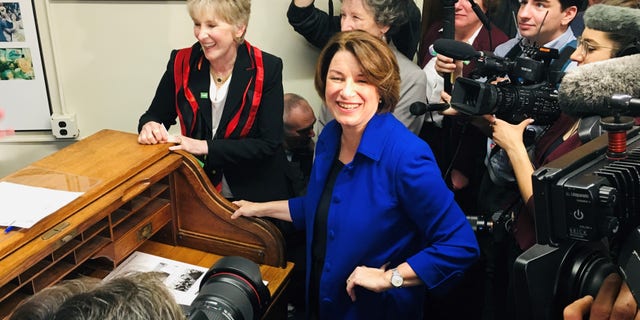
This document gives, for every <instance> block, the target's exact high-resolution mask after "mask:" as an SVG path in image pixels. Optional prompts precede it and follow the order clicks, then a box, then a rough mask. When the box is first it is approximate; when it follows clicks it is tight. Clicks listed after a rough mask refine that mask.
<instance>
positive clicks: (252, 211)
mask: <svg viewBox="0 0 640 320" xmlns="http://www.w3.org/2000/svg"><path fill="white" fill-rule="evenodd" d="M233 204H235V205H236V206H238V209H236V211H234V212H233V214H232V215H231V219H237V218H238V217H240V216H243V217H261V216H262V215H261V214H260V211H261V210H260V203H257V202H251V201H247V200H238V201H234V202H233Z"/></svg>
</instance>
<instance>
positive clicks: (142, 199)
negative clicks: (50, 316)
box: [0, 130, 293, 319]
mask: <svg viewBox="0 0 640 320" xmlns="http://www.w3.org/2000/svg"><path fill="white" fill-rule="evenodd" d="M0 181H7V182H13V183H19V184H24V185H29V186H36V187H45V188H51V189H56V190H64V191H78V192H83V193H82V195H81V196H80V197H78V198H77V199H75V200H73V201H72V202H70V203H69V204H68V205H66V206H64V207H63V208H61V209H60V210H57V211H56V212H54V213H53V214H51V215H49V216H47V217H46V218H44V219H42V220H40V221H39V222H38V223H36V224H35V225H34V226H33V227H31V228H28V229H20V228H16V229H14V230H12V231H10V232H8V233H4V232H2V233H0V318H5V317H6V316H7V315H8V314H9V313H10V312H11V310H12V309H13V308H14V307H15V306H16V305H17V304H18V303H19V302H20V301H21V300H23V299H24V298H26V297H28V296H30V295H32V294H34V293H36V292H38V291H40V290H42V289H43V288H46V287H48V286H51V285H54V284H56V283H58V282H59V281H61V280H63V279H68V278H75V277H78V276H80V275H90V276H98V277H104V276H106V274H108V272H110V271H111V270H113V269H114V268H115V267H116V266H118V265H119V263H120V262H122V261H123V260H125V259H126V258H127V257H128V256H129V255H130V254H131V253H132V252H134V251H136V250H138V251H143V252H147V253H151V254H156V255H159V256H163V257H165V258H170V259H174V260H179V261H182V262H186V263H191V264H198V265H201V266H203V267H210V266H211V265H213V263H214V262H215V261H217V259H219V258H220V257H221V256H227V255H236V256H238V255H239V256H244V257H246V258H249V259H251V260H253V261H254V262H256V263H258V264H260V269H261V271H262V274H263V278H264V279H265V280H267V281H269V283H268V288H269V290H270V292H271V295H272V301H273V303H272V306H271V307H270V309H269V310H268V311H267V316H266V317H268V316H269V315H271V318H275V319H277V318H282V316H283V314H282V312H283V310H284V312H286V308H283V307H282V306H281V305H282V303H280V304H278V301H279V300H278V299H279V298H280V296H282V295H283V294H284V292H285V289H286V287H287V285H288V282H289V276H290V273H291V269H292V267H293V265H292V263H291V262H287V261H286V260H285V246H284V240H283V237H282V234H281V233H280V231H279V230H278V229H277V228H276V227H275V226H274V225H273V224H272V223H271V222H269V221H266V220H263V219H256V218H244V217H242V218H239V219H236V220H231V219H230V215H231V213H232V212H233V204H231V203H230V202H228V201H227V200H226V199H224V198H223V197H222V196H220V195H219V194H218V193H217V192H216V191H215V188H214V187H213V186H212V185H211V183H210V182H209V180H208V178H207V177H206V175H205V173H204V171H202V169H201V167H200V166H199V164H198V163H197V161H196V159H195V158H194V157H193V156H191V155H189V154H187V153H184V152H171V151H169V150H168V145H167V144H160V145H144V146H143V145H139V144H138V143H137V135H135V134H131V133H125V132H119V131H113V130H102V131H100V132H97V133H96V134H94V135H92V136H90V137H87V138H85V139H83V140H80V141H78V142H76V143H74V144H72V145H70V146H68V147H66V148H64V149H62V150H60V151H58V152H56V153H54V154H52V155H50V156H48V157H45V158H43V159H41V160H39V161H36V162H35V163H33V164H31V165H29V166H28V167H26V168H24V169H22V170H19V171H17V172H15V173H13V174H10V175H8V176H6V177H4V178H2V179H0ZM29 200H30V201H38V199H29ZM0 208H2V204H0ZM0 211H1V209H0ZM3 214H6V213H3ZM280 300H282V299H280ZM280 302H282V301H280ZM284 305H285V306H286V302H285V303H284Z"/></svg>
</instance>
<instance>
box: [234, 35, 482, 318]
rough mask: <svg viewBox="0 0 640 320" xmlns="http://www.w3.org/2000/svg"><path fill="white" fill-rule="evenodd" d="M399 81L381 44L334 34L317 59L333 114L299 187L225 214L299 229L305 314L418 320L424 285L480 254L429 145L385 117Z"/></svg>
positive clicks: (436, 285) (440, 281)
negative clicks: (284, 197)
mask: <svg viewBox="0 0 640 320" xmlns="http://www.w3.org/2000/svg"><path fill="white" fill-rule="evenodd" d="M399 84H400V76H399V73H398V65H397V63H396V59H395V56H394V54H393V52H392V51H391V50H390V49H389V48H388V46H387V45H386V44H385V43H384V42H383V41H382V40H380V39H378V38H376V37H373V36H371V35H369V34H368V33H366V32H363V31H348V32H341V33H338V34H337V35H336V36H334V37H333V38H332V39H331V40H330V41H329V43H328V44H327V46H326V47H325V48H324V49H323V51H322V53H321V54H320V57H319V59H318V64H317V66H316V76H315V86H316V90H317V91H318V93H319V94H320V95H321V97H322V98H323V101H324V103H325V104H326V106H327V108H329V111H330V112H331V113H332V114H333V116H334V117H335V120H334V121H331V122H330V123H328V124H327V126H326V127H325V128H324V130H323V131H322V133H321V135H320V137H319V139H318V143H317V147H316V158H315V161H314V164H313V169H312V172H311V177H310V182H309V185H308V190H307V194H306V195H305V196H303V197H299V198H293V199H290V200H288V201H274V202H264V203H255V202H248V201H244V200H242V201H236V202H234V203H235V204H237V205H238V206H239V208H238V210H237V211H236V212H235V213H234V214H233V216H232V218H237V217H238V216H258V217H273V218H279V219H282V220H287V221H293V224H294V226H295V227H297V228H304V229H305V231H306V243H307V255H306V261H307V266H308V268H307V271H306V281H307V302H308V304H307V313H308V315H309V316H310V317H311V318H314V319H315V318H317V319H421V317H422V305H423V302H424V297H425V293H426V290H432V291H442V290H446V289H447V288H448V287H450V285H451V284H452V283H453V282H455V280H456V279H458V278H460V277H461V275H462V274H463V272H464V271H465V269H466V268H467V267H468V266H469V265H470V264H471V263H472V262H474V260H475V259H476V258H477V256H478V247H477V243H476V240H475V237H474V234H473V231H472V230H471V227H470V225H469V224H468V223H467V221H466V218H465V216H464V214H463V213H462V211H461V210H460V208H459V207H458V205H457V204H456V202H455V201H454V199H453V194H452V193H451V192H450V191H449V189H447V186H446V185H445V184H444V182H443V180H442V177H441V175H440V169H438V166H437V165H436V163H435V160H434V158H433V154H432V153H431V150H430V149H429V146H428V145H427V144H426V143H425V142H424V141H422V140H421V139H420V138H418V137H417V136H416V135H414V134H412V133H411V132H410V131H409V130H408V129H407V128H406V127H405V126H404V125H402V123H400V122H399V121H398V120H397V119H396V118H394V117H393V115H392V114H391V113H390V111H392V110H393V108H394V106H395V105H396V103H397V101H398V99H399V98H398V96H399V93H398V92H399V89H398V88H399ZM425 288H426V290H425Z"/></svg>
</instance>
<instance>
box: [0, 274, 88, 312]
mask: <svg viewBox="0 0 640 320" xmlns="http://www.w3.org/2000/svg"><path fill="white" fill-rule="evenodd" d="M99 284H100V280H99V279H95V278H79V279H73V280H66V281H63V282H61V283H59V284H57V285H55V286H52V287H49V288H45V289H43V290H42V291H40V292H38V293H36V294H35V295H33V296H31V297H29V298H27V299H25V300H23V301H22V303H20V305H18V306H17V307H16V309H15V310H14V311H13V313H12V314H11V315H10V316H9V320H50V319H53V317H54V315H55V314H56V312H57V311H58V308H59V307H60V305H62V303H63V302H65V301H66V300H67V299H69V298H70V297H72V296H75V295H77V294H81V293H84V292H87V291H90V290H91V289H93V288H95V287H96V286H98V285H99Z"/></svg>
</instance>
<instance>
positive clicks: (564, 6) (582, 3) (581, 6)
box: [559, 0, 588, 19]
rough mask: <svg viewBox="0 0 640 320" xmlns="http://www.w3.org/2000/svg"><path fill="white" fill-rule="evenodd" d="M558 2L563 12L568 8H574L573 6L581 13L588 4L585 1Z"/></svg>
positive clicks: (566, 0)
mask: <svg viewBox="0 0 640 320" xmlns="http://www.w3.org/2000/svg"><path fill="white" fill-rule="evenodd" d="M559 1H560V7H561V8H562V10H563V11H564V10H566V9H567V8H569V7H574V6H575V7H576V8H578V11H582V10H584V9H586V8H587V3H588V1H587V0H559ZM574 19H575V17H574Z"/></svg>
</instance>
